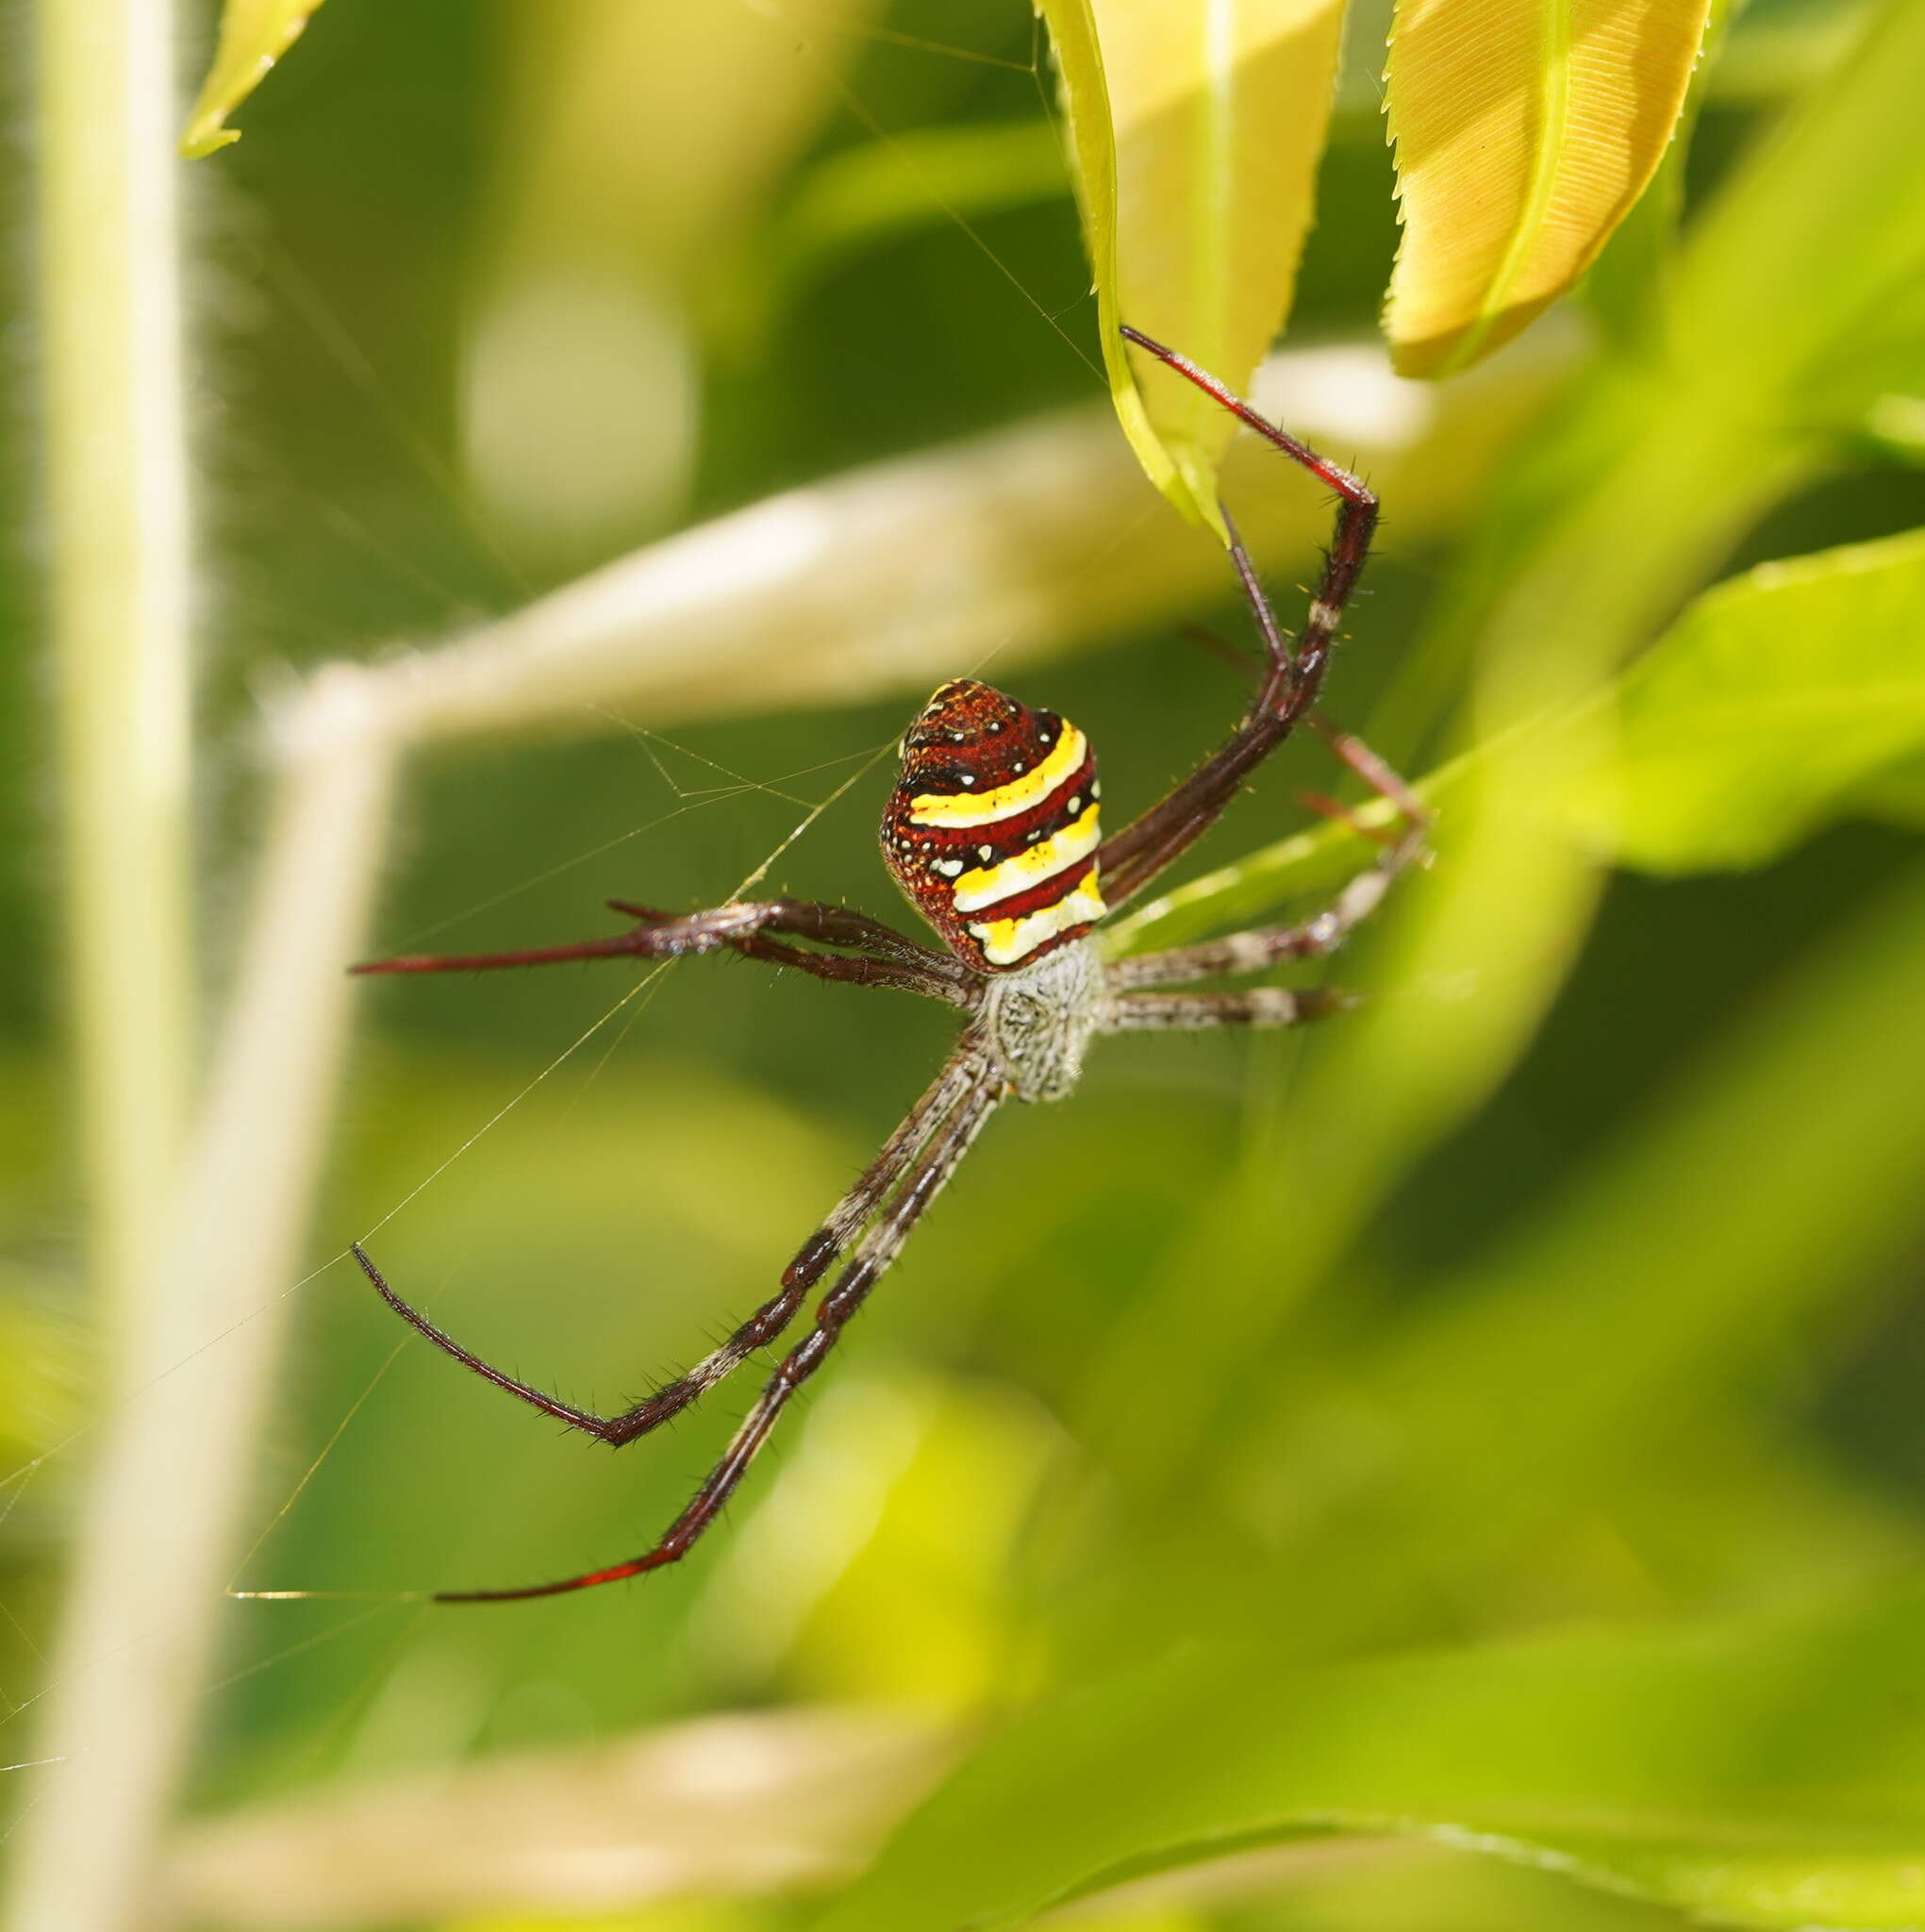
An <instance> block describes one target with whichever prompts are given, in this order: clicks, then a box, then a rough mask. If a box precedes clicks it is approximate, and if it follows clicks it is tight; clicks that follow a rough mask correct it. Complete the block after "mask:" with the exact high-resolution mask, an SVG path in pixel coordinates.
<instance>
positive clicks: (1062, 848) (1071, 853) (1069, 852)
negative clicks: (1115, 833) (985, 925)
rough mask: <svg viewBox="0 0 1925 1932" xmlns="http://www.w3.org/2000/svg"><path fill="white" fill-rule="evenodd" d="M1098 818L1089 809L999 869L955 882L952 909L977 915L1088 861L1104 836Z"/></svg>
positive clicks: (1093, 809) (980, 870)
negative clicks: (1054, 875) (1078, 863)
mask: <svg viewBox="0 0 1925 1932" xmlns="http://www.w3.org/2000/svg"><path fill="white" fill-rule="evenodd" d="M1101 815H1102V814H1101V810H1100V808H1098V807H1096V806H1093V805H1092V806H1091V807H1090V808H1089V809H1088V810H1087V811H1086V812H1085V813H1084V814H1083V816H1082V817H1081V818H1080V819H1077V820H1075V821H1074V822H1073V823H1072V824H1067V825H1065V826H1064V827H1063V829H1062V830H1061V831H1060V832H1057V833H1055V834H1054V836H1053V837H1051V838H1048V839H1045V840H1043V841H1042V842H1041V843H1040V844H1037V845H1032V846H1030V847H1029V848H1028V849H1027V850H1026V851H1022V852H1019V853H1017V854H1016V856H1015V857H1014V858H1005V859H1004V861H1003V863H1002V864H1001V865H987V866H980V867H978V868H977V869H976V870H975V871H974V872H966V873H964V874H963V875H962V877H961V878H959V879H957V880H956V882H955V909H956V910H957V911H958V912H980V911H981V910H982V909H983V908H984V907H985V906H993V905H995V903H996V902H997V901H998V900H999V899H1007V898H1010V897H1012V896H1013V895H1014V894H1016V893H1018V892H1024V891H1028V890H1029V889H1030V888H1031V887H1032V886H1039V885H1040V884H1041V883H1042V882H1043V880H1045V879H1046V878H1048V877H1050V875H1051V874H1054V873H1059V872H1063V871H1066V870H1067V869H1068V868H1069V867H1070V866H1072V865H1074V864H1076V863H1077V861H1078V860H1079V859H1084V858H1088V857H1089V855H1090V854H1091V853H1092V852H1094V851H1095V850H1096V848H1097V846H1098V845H1100V844H1101V843H1102V842H1103V833H1102V832H1101V830H1100V829H1099V828H1098V825H1097V820H1098V819H1099V818H1100V817H1101Z"/></svg>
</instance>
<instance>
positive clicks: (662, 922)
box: [349, 899, 969, 1006]
mask: <svg viewBox="0 0 1925 1932" xmlns="http://www.w3.org/2000/svg"><path fill="white" fill-rule="evenodd" d="M610 903H611V904H612V905H613V906H614V908H615V909H616V910H617V911H619V912H625V913H626V914H628V915H629V917H631V918H632V919H634V921H635V922H636V923H635V924H634V925H633V926H632V927H631V928H630V929H629V930H628V931H627V932H620V933H612V934H610V935H609V936H608V937H607V938H606V939H597V940H580V941H575V942H573V944H570V945H562V946H537V947H532V948H527V949H523V950H520V951H515V952H506V953H407V954H403V955H401V956H400V957H399V958H392V959H370V960H366V961H364V962H363V963H362V964H360V965H357V966H353V967H350V968H349V971H350V972H352V973H356V974H362V975H370V974H396V973H475V972H487V971H491V970H494V969H497V968H502V967H509V966H550V965H556V964H558V963H560V962H561V961H563V960H569V959H610V958H640V959H672V958H680V957H682V956H683V955H685V954H689V953H713V952H718V951H721V950H722V948H724V947H726V948H728V949H729V950H731V951H734V952H738V953H740V954H743V955H744V956H745V957H747V958H754V959H766V960H770V961H772V962H773V963H775V964H777V965H782V966H799V967H801V968H802V969H803V970H804V971H805V972H808V973H813V974H815V975H816V976H817V977H818V978H821V979H844V980H850V981H854V982H855V983H857V984H860V985H864V986H887V987H894V988H899V989H901V990H902V991H906V992H920V993H923V994H925V995H927V996H928V997H930V998H932V999H939V1000H946V1001H948V1002H949V1003H950V1004H951V1005H952V1006H967V1005H968V1004H969V990H968V987H967V984H966V979H965V974H964V973H963V969H962V967H961V966H960V965H959V964H958V963H957V961H956V960H955V959H954V958H952V957H951V956H950V955H948V954H946V953H938V952H936V951H934V950H933V949H931V948H930V947H928V946H922V945H918V944H917V942H916V941H914V940H912V939H909V938H908V937H906V936H905V935H904V934H903V933H899V932H897V931H896V930H895V928H894V927H893V926H888V925H885V924H883V923H882V922H881V921H880V920H879V919H871V918H870V917H869V916H868V915H867V914H866V913H861V912H853V911H851V910H850V909H849V908H847V907H846V906H824V905H821V904H819V903H817V902H816V901H813V900H808V899H767V900H745V901H743V902H741V903H739V904H737V905H732V906H716V907H710V908H707V909H705V910H704V911H700V912H680V913H676V912H664V911H661V910H659V909H658V908H655V907H649V906H633V905H630V904H628V903H627V902H626V901H623V900H613V901H611V902H610ZM770 933H786V934H789V935H791V936H793V937H795V938H798V939H808V940H814V941H818V942H819V943H821V944H823V945H831V946H841V947H844V948H846V949H850V950H852V951H854V952H855V953H856V954H857V957H856V958H853V959H850V958H839V957H838V956H834V955H829V954H821V953H808V952H805V951H804V950H803V949H802V948H801V947H798V946H788V945H784V944H782V943H781V942H780V941H776V940H772V939H769V938H767V937H765V935H767V934H770Z"/></svg>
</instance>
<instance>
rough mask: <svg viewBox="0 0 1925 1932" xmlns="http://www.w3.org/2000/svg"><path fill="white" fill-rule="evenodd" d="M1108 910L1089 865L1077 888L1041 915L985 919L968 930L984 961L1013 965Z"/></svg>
mask: <svg viewBox="0 0 1925 1932" xmlns="http://www.w3.org/2000/svg"><path fill="white" fill-rule="evenodd" d="M1107 909H1108V908H1106V907H1105V906H1104V903H1103V894H1102V893H1101V892H1100V891H1098V890H1097V885H1096V868H1095V867H1094V866H1093V865H1092V866H1091V867H1090V868H1089V870H1088V871H1087V873H1085V874H1084V875H1083V876H1082V878H1081V879H1079V880H1078V881H1077V883H1076V885H1075V886H1074V887H1073V888H1072V889H1071V890H1070V891H1067V892H1065V893H1064V894H1063V896H1062V897H1061V898H1060V899H1058V900H1057V901H1056V903H1055V904H1054V906H1045V907H1044V908H1042V910H1041V911H1040V912H1031V913H1029V914H1027V915H1026V916H1025V917H1023V918H1021V919H988V920H984V921H982V922H981V923H979V924H972V925H971V927H970V931H971V933H972V934H973V935H974V936H975V938H976V941H978V943H979V944H980V945H981V946H982V948H983V958H986V959H987V961H988V962H989V964H990V965H992V966H1014V965H1017V964H1019V963H1020V962H1021V960H1023V959H1026V958H1028V957H1029V956H1030V954H1032V953H1033V952H1035V951H1036V949H1037V947H1038V946H1039V945H1041V944H1042V942H1043V941H1045V940H1053V939H1054V938H1055V937H1056V935H1057V934H1058V933H1064V932H1068V931H1069V930H1070V927H1071V926H1072V925H1083V924H1087V923H1088V922H1089V921H1091V920H1096V919H1101V918H1102V917H1103V915H1104V912H1105V911H1106V910H1107Z"/></svg>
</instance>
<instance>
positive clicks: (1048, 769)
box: [908, 723, 1089, 826]
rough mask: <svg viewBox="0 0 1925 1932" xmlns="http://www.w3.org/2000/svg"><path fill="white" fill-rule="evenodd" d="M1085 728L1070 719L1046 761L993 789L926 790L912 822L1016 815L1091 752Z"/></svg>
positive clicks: (980, 821)
mask: <svg viewBox="0 0 1925 1932" xmlns="http://www.w3.org/2000/svg"><path fill="white" fill-rule="evenodd" d="M1088 749H1089V747H1088V745H1087V743H1086V742H1085V741H1084V737H1083V734H1082V732H1080V731H1079V730H1077V728H1076V727H1075V725H1073V724H1068V723H1066V724H1064V726H1063V734H1062V736H1061V737H1060V738H1058V739H1057V740H1056V741H1055V743H1054V745H1052V746H1051V747H1050V753H1049V756H1048V757H1047V758H1044V759H1043V761H1042V762H1041V763H1040V764H1039V765H1037V766H1036V768H1035V769H1034V770H1032V771H1028V772H1024V773H1022V774H1021V776H1019V777H1015V778H1012V779H1010V781H1009V782H1008V783H1007V784H1006V785H999V786H997V788H996V789H995V790H994V791H984V792H981V793H971V792H967V791H925V792H922V793H921V794H920V795H919V796H918V797H915V798H912V799H910V801H909V812H908V818H909V823H910V824H912V825H962V826H968V825H988V824H994V823H995V822H996V821H997V820H998V819H1013V818H1014V817H1015V816H1016V815H1017V813H1018V812H1020V811H1027V810H1028V809H1029V808H1030V807H1031V806H1033V805H1036V804H1037V803H1038V802H1039V801H1040V800H1042V799H1045V798H1047V797H1048V796H1049V795H1050V793H1051V792H1052V791H1054V790H1055V789H1056V787H1057V786H1058V785H1060V784H1061V783H1062V782H1063V780H1064V779H1065V778H1067V777H1069V776H1070V774H1071V773H1073V772H1075V771H1076V770H1077V769H1078V768H1079V767H1080V766H1081V765H1082V763H1083V760H1084V758H1085V756H1086V755H1087V752H1088Z"/></svg>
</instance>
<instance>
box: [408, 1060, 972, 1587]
mask: <svg viewBox="0 0 1925 1932" xmlns="http://www.w3.org/2000/svg"><path fill="white" fill-rule="evenodd" d="M973 1072H974V1075H975V1078H974V1081H973V1084H972V1085H971V1087H970V1088H969V1090H968V1091H966V1092H965V1094H964V1095H963V1097H962V1098H961V1099H960V1101H959V1102H958V1103H957V1104H956V1106H955V1107H954V1109H953V1110H952V1112H951V1113H950V1115H949V1118H948V1119H947V1120H946V1121H945V1122H944V1123H943V1124H942V1125H941V1127H940V1128H939V1129H938V1132H937V1133H936V1135H935V1137H934V1138H933V1139H932V1140H931V1141H930V1142H929V1144H928V1146H927V1147H926V1148H925V1149H924V1151H923V1153H922V1155H921V1158H920V1159H919V1160H918V1161H917V1162H916V1164H915V1166H914V1167H913V1168H912V1169H911V1170H910V1172H909V1174H908V1177H907V1179H906V1180H904V1183H903V1185H902V1187H901V1188H900V1189H899V1190H898V1191H897V1193H896V1195H895V1198H894V1199H893V1200H892V1201H890V1203H889V1205H888V1208H886V1209H885V1210H884V1212H883V1215H882V1218H881V1219H880V1220H879V1221H878V1222H877V1223H876V1224H875V1225H874V1227H872V1228H871V1230H870V1232H869V1235H868V1238H867V1239H866V1240H865V1241H863V1243H862V1245H861V1247H860V1248H859V1249H857V1251H856V1255H855V1259H854V1260H853V1261H852V1262H851V1263H850V1264H849V1266H848V1268H847V1269H845V1270H844V1271H843V1274H842V1277H841V1279H840V1280H838V1282H837V1283H836V1285H835V1287H834V1288H832V1289H831V1290H830V1291H829V1292H828V1293H827V1294H826V1295H824V1296H823V1297H822V1301H821V1307H818V1308H817V1310H816V1324H815V1326H814V1328H812V1329H811V1330H810V1331H809V1333H808V1334H807V1335H806V1336H805V1337H804V1339H803V1340H802V1341H799V1342H798V1343H797V1344H796V1345H795V1347H794V1348H792V1349H790V1350H789V1352H788V1355H786V1356H785V1357H783V1358H782V1361H781V1363H780V1365H779V1366H778V1367H777V1368H776V1371H775V1373H774V1374H773V1375H772V1376H771V1377H770V1379H769V1382H768V1385H767V1386H766V1387H765V1388H764V1389H763V1391H762V1393H761V1394H760V1396H758V1397H757V1398H756V1401H755V1407H753V1408H752V1409H751V1410H750V1411H749V1413H748V1415H747V1416H746V1417H745V1418H744V1420H743V1422H742V1425H741V1427H740V1428H738V1430H737V1431H736V1433H735V1437H734V1439H733V1441H730V1443H729V1445H728V1448H727V1450H726V1451H725V1452H724V1453H723V1455H722V1460H721V1461H720V1462H718V1463H717V1464H716V1465H715V1467H714V1468H713V1469H712V1470H711V1471H710V1472H709V1473H708V1475H707V1477H706V1478H705V1480H704V1482H703V1485H702V1487H701V1488H700V1489H699V1490H698V1491H696V1492H695V1496H694V1500H693V1501H692V1502H690V1503H689V1507H687V1508H686V1509H684V1510H683V1511H682V1513H681V1515H679V1516H678V1517H676V1519H675V1520H674V1522H673V1523H672V1524H670V1526H669V1529H668V1531H667V1533H666V1534H665V1535H664V1536H663V1537H662V1540H661V1541H659V1542H658V1543H656V1544H655V1547H654V1548H653V1549H651V1550H646V1551H644V1552H643V1553H642V1554H641V1555H640V1556H639V1557H630V1558H629V1560H628V1561H627V1562H625V1563H616V1564H612V1565H611V1566H610V1567H609V1568H607V1569H606V1570H589V1571H587V1572H585V1573H584V1574H582V1575H579V1576H567V1577H563V1578H562V1579H561V1580H560V1581H559V1582H557V1583H538V1584H534V1585H531V1586H529V1587H527V1588H525V1589H522V1590H461V1591H440V1592H438V1593H437V1596H436V1599H435V1600H436V1601H437V1602H438V1603H447V1604H489V1603H511V1602H515V1601H517V1600H519V1599H521V1598H523V1597H536V1596H559V1595H561V1594H563V1593H564V1592H566V1591H573V1590H591V1589H593V1588H594V1587H595V1586H596V1585H597V1584H602V1583H619V1582H621V1580H622V1578H623V1577H625V1576H639V1575H640V1574H642V1573H643V1572H644V1571H646V1570H659V1569H662V1568H664V1567H665V1566H666V1565H668V1564H670V1563H678V1562H680V1561H681V1559H682V1558H683V1557H686V1556H687V1555H688V1554H689V1550H690V1549H691V1548H692V1547H693V1546H694V1544H695V1541H696V1540H697V1539H698V1538H699V1537H700V1536H701V1535H702V1532H703V1531H704V1530H705V1529H706V1528H707V1527H708V1525H709V1524H711V1523H713V1522H714V1521H715V1519H716V1517H717V1516H718V1515H720V1514H721V1512H722V1506H723V1505H724V1504H725V1503H726V1502H727V1501H728V1499H729V1497H730V1496H731V1495H733V1494H734V1493H735V1490H736V1486H737V1484H738V1483H739V1482H740V1481H741V1479H742V1477H743V1475H744V1474H746V1473H747V1471H748V1467H749V1464H750V1463H751V1462H753V1461H754V1460H755V1456H756V1454H757V1452H758V1451H759V1450H760V1449H761V1447H762V1444H763V1443H764V1442H765V1441H768V1439H769V1435H770V1432H771V1431H772V1429H773V1428H774V1426H775V1424H776V1422H777V1420H778V1419H779V1418H780V1416H781V1414H782V1411H783V1409H784V1408H786V1407H788V1400H789V1398H790V1397H791V1396H792V1395H793V1394H794V1393H795V1391H797V1390H798V1389H800V1388H801V1387H802V1385H803V1384H804V1383H805V1381H807V1380H808V1378H809V1377H810V1376H811V1375H812V1374H815V1372H816V1371H817V1370H818V1369H819V1368H821V1365H822V1362H823V1359H824V1358H825V1357H827V1355H828V1353H829V1351H830V1350H831V1349H832V1348H834V1347H835V1345H836V1342H837V1340H838V1337H839V1336H840V1335H841V1333H842V1330H843V1328H844V1327H845V1326H846V1325H847V1324H848V1322H849V1320H850V1318H851V1317H852V1316H853V1315H854V1314H855V1311H856V1310H857V1309H858V1308H859V1307H861V1306H862V1304H863V1302H864V1301H865V1300H867V1299H868V1296H869V1292H870V1291H871V1289H872V1288H873V1287H874V1286H875V1284H876V1282H877V1281H878V1280H879V1279H880V1278H881V1276H882V1274H884V1272H885V1271H886V1270H887V1269H888V1265H889V1263H890V1262H892V1261H893V1260H894V1259H895V1258H896V1256H897V1255H898V1254H899V1253H900V1252H901V1250H902V1246H903V1243H904V1241H905V1240H907V1238H908V1234H909V1230H910V1229H911V1228H912V1227H913V1226H914V1225H915V1224H916V1222H917V1220H918V1219H919V1218H920V1217H921V1214H922V1211H923V1210H924V1209H925V1208H927V1207H928V1206H929V1204H930V1202H931V1201H933V1200H934V1199H935V1198H936V1195H937V1193H938V1191H940V1189H941V1187H942V1184H943V1183H944V1182H945V1181H946V1180H948V1178H949V1176H950V1175H951V1174H953V1173H954V1170H955V1165H956V1162H957V1161H959V1160H960V1159H961V1158H962V1157H963V1155H964V1153H965V1152H966V1151H967V1150H968V1148H969V1145H970V1142H971V1141H973V1140H974V1139H975V1137H976V1134H977V1132H978V1131H979V1130H980V1129H981V1127H982V1124H983V1123H984V1122H985V1121H986V1120H987V1119H988V1117H989V1115H990V1113H991V1111H992V1110H993V1109H994V1108H995V1106H996V1103H997V1101H998V1100H999V1099H1000V1098H1001V1091H1000V1089H999V1087H998V1085H997V1083H996V1081H995V1079H994V1078H993V1076H991V1075H988V1074H986V1073H985V1072H984V1070H983V1069H982V1068H981V1067H980V1066H976V1067H975V1068H974V1069H973Z"/></svg>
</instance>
